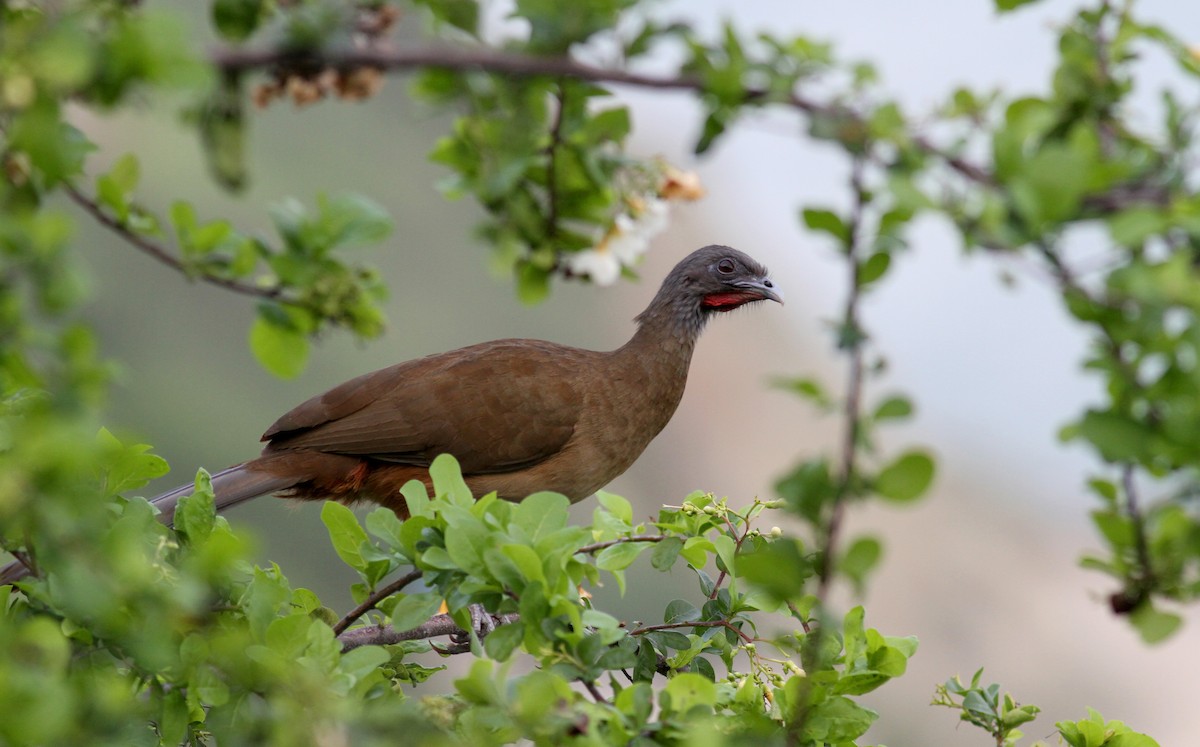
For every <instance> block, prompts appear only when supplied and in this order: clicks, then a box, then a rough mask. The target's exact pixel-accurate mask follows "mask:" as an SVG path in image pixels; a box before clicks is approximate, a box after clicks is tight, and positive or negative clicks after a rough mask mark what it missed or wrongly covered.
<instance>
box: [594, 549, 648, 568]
mask: <svg viewBox="0 0 1200 747" xmlns="http://www.w3.org/2000/svg"><path fill="white" fill-rule="evenodd" d="M647 547H649V543H646V542H621V543H619V544H616V545H612V546H610V547H606V548H604V549H603V550H601V551H600V554H599V555H597V556H596V567H597V568H599V569H601V570H604V571H620V570H624V569H626V568H628V567H629V566H630V564H631V563H633V561H634V560H636V559H637V556H639V555H641V554H642V551H644V550H645V549H646V548H647Z"/></svg>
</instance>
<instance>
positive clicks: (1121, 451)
mask: <svg viewBox="0 0 1200 747" xmlns="http://www.w3.org/2000/svg"><path fill="white" fill-rule="evenodd" d="M1073 435H1075V436H1077V437H1079V438H1082V439H1084V440H1086V441H1088V442H1089V443H1091V444H1092V446H1093V447H1095V449H1096V451H1098V452H1100V456H1101V457H1103V458H1104V460H1105V461H1108V462H1122V461H1127V460H1134V461H1139V460H1142V459H1145V458H1147V457H1149V456H1150V454H1151V444H1152V443H1153V441H1154V433H1153V431H1151V430H1150V429H1149V428H1147V427H1146V426H1145V425H1144V424H1143V423H1140V422H1138V421H1136V420H1133V419H1131V418H1128V417H1126V416H1124V415H1122V414H1120V413H1117V412H1111V411H1101V410H1088V411H1087V412H1086V413H1085V414H1084V416H1083V419H1082V420H1080V421H1079V423H1078V424H1076V426H1075V428H1074V430H1073Z"/></svg>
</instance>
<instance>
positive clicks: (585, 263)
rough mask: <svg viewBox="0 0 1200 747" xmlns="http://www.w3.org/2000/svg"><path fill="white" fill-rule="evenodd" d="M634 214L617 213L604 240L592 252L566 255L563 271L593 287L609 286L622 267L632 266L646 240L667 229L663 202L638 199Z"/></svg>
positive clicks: (647, 246)
mask: <svg viewBox="0 0 1200 747" xmlns="http://www.w3.org/2000/svg"><path fill="white" fill-rule="evenodd" d="M633 209H634V214H633V215H632V216H630V215H629V214H627V213H621V214H620V215H618V216H617V217H616V219H615V220H613V224H612V226H611V227H610V228H609V229H608V233H606V234H604V238H602V239H600V241H599V243H597V244H596V246H595V247H594V248H592V249H585V250H583V251H582V252H575V253H574V254H570V255H567V257H566V259H565V261H566V264H567V268H568V269H570V271H571V272H572V273H574V274H576V275H585V276H587V277H589V278H591V279H592V282H593V283H595V284H596V285H612V284H613V283H615V282H616V281H617V278H619V277H620V276H621V268H622V267H632V266H633V265H634V264H636V263H637V261H638V259H640V258H641V256H642V255H643V254H645V253H646V250H647V249H649V248H650V239H651V238H652V237H653V236H655V235H656V234H659V233H661V232H662V231H663V229H665V228H666V227H667V203H666V202H665V201H663V200H659V199H650V200H644V201H643V200H639V201H638V203H637V204H635V205H634V206H633Z"/></svg>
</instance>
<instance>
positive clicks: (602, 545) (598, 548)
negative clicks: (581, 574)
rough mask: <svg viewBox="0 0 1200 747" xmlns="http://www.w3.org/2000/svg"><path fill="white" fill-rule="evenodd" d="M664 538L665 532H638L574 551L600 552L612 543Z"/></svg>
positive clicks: (659, 540)
mask: <svg viewBox="0 0 1200 747" xmlns="http://www.w3.org/2000/svg"><path fill="white" fill-rule="evenodd" d="M666 538H667V535H665V534H638V535H634V536H632V537H618V538H617V539H615V540H607V541H605V542H597V543H595V544H592V545H584V546H583V547H581V548H579V549H578V550H576V551H575V552H577V553H581V552H582V553H587V554H591V553H594V552H600V551H601V550H603V549H604V548H606V547H612V546H613V545H620V544H623V543H625V542H662V541H663V540H665V539H666Z"/></svg>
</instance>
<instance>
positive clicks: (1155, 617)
mask: <svg viewBox="0 0 1200 747" xmlns="http://www.w3.org/2000/svg"><path fill="white" fill-rule="evenodd" d="M1129 622H1131V623H1132V624H1133V627H1135V628H1137V632H1138V634H1139V635H1141V636H1142V640H1143V641H1145V642H1146V643H1160V642H1162V641H1164V640H1166V639H1167V638H1170V637H1171V636H1172V635H1174V633H1175V631H1177V630H1179V626H1181V625H1182V624H1183V619H1182V618H1181V617H1180V616H1179V615H1176V614H1174V613H1171V612H1163V611H1162V610H1157V609H1155V608H1154V607H1153V606H1152V605H1151V604H1149V603H1148V602H1147V603H1144V604H1142V605H1140V606H1138V608H1137V609H1135V610H1134V611H1133V612H1132V613H1130V615H1129Z"/></svg>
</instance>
